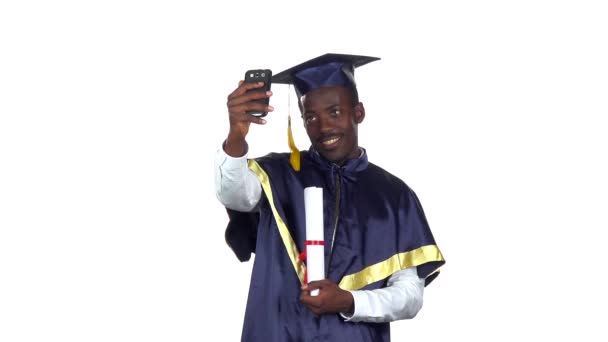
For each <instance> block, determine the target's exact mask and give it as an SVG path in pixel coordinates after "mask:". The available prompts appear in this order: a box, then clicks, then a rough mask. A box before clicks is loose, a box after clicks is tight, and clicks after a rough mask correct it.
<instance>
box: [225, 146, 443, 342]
mask: <svg viewBox="0 0 608 342" xmlns="http://www.w3.org/2000/svg"><path fill="white" fill-rule="evenodd" d="M301 163H302V167H301V171H298V172H296V171H294V170H293V169H292V167H291V165H290V163H289V154H288V153H272V154H269V155H267V156H265V157H262V158H259V159H257V160H250V161H249V168H250V169H251V170H253V172H254V173H255V174H256V175H257V176H258V178H259V180H260V182H261V184H262V189H263V194H264V195H263V196H262V200H261V203H260V207H259V212H256V213H239V212H235V211H232V210H228V212H229V215H230V218H231V221H230V223H229V225H228V228H227V230H226V240H227V242H228V244H229V245H230V246H231V248H232V249H233V250H234V251H235V253H236V255H237V257H238V258H239V259H240V260H242V261H244V260H248V259H249V257H250V255H251V253H252V252H255V258H254V265H253V269H252V275H251V284H250V289H249V296H248V300H247V309H246V313H245V320H244V325H243V332H242V341H246V342H252V341H255V342H257V341H260V342H262V341H264V342H288V341H294V342H295V341H306V342H308V341H332V342H335V341H348V342H358V341H374V342H375V341H385V342H387V341H389V340H390V330H389V323H366V322H356V323H355V322H345V321H344V319H343V318H342V317H341V316H340V315H339V314H325V315H321V316H315V315H314V314H313V313H312V312H311V311H310V310H308V309H307V308H306V307H305V306H304V305H302V304H301V303H300V302H299V296H300V287H301V285H302V283H303V282H304V274H305V268H306V265H305V262H302V261H301V260H300V258H299V255H300V252H301V251H303V250H305V246H304V242H305V240H306V222H305V212H304V188H306V187H311V186H314V187H321V188H323V207H324V238H325V245H324V246H325V270H326V278H328V279H330V280H332V281H334V282H335V283H337V284H339V286H340V287H341V288H342V289H346V290H359V289H363V290H373V289H378V288H381V287H385V286H386V282H387V279H388V277H389V276H390V275H391V274H393V273H394V272H396V271H399V270H402V269H405V268H408V267H412V266H417V267H418V274H419V276H420V277H421V278H425V279H426V284H428V283H430V282H431V281H432V280H433V279H434V278H435V277H436V276H437V275H438V274H439V272H438V268H439V267H440V266H441V265H442V264H443V263H444V259H443V256H442V255H441V252H440V251H439V249H438V248H437V246H436V244H435V241H434V239H433V236H432V234H431V231H430V229H429V226H428V224H427V221H426V219H425V216H424V212H423V210H422V207H421V205H420V202H419V201H418V198H417V197H416V195H415V193H414V192H413V191H412V190H411V189H410V188H409V187H408V186H407V185H406V184H405V183H404V182H403V181H401V180H400V179H399V178H397V177H395V176H393V175H391V174H390V173H388V172H387V171H385V170H383V169H382V168H380V167H378V166H376V165H374V164H372V163H369V162H368V160H367V154H365V153H364V154H363V155H362V156H361V157H360V158H358V159H353V160H350V161H348V162H347V163H345V165H343V166H337V165H335V164H332V163H329V162H327V161H326V160H325V159H323V157H321V156H320V155H319V154H318V152H316V151H315V150H313V149H311V150H310V151H308V152H306V151H304V152H302V154H301ZM332 246H333V247H332Z"/></svg>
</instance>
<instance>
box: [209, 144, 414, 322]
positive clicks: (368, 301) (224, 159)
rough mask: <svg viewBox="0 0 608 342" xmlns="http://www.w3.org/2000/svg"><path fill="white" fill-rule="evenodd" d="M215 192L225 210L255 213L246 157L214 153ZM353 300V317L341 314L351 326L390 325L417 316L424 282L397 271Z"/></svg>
mask: <svg viewBox="0 0 608 342" xmlns="http://www.w3.org/2000/svg"><path fill="white" fill-rule="evenodd" d="M215 189H216V196H217V198H218V199H219V201H220V202H221V203H222V204H223V205H224V206H225V207H227V208H230V209H233V210H237V211H243V212H250V211H254V210H256V209H257V205H258V203H259V201H260V199H261V198H262V185H261V184H260V181H259V180H258V178H257V176H256V175H255V174H254V173H253V171H251V170H250V169H249V168H248V167H247V154H245V155H244V156H242V157H238V158H233V157H230V156H229V155H227V154H226V152H224V149H223V148H220V149H219V150H218V151H217V154H216V158H215ZM350 293H351V294H352V295H353V299H354V312H353V314H352V316H350V317H349V316H346V315H345V314H341V315H342V317H344V318H345V319H346V320H347V321H353V322H359V321H364V322H390V321H395V320H399V319H408V318H413V317H414V316H416V314H417V313H418V311H419V310H420V308H421V307H422V295H423V293H424V279H420V278H419V277H418V273H417V272H416V267H410V268H407V269H405V270H401V271H397V272H395V273H393V274H392V275H391V276H390V277H389V278H388V284H387V286H386V287H384V288H381V289H376V290H358V291H350Z"/></svg>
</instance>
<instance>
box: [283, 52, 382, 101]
mask: <svg viewBox="0 0 608 342" xmlns="http://www.w3.org/2000/svg"><path fill="white" fill-rule="evenodd" d="M379 59H380V58H378V57H369V56H359V55H345V54H336V53H327V54H324V55H322V56H319V57H316V58H313V59H311V60H308V61H306V62H304V63H301V64H298V65H296V66H294V67H291V68H289V69H287V70H284V71H282V72H280V73H278V74H276V75H274V76H273V77H272V83H275V84H277V83H278V84H293V85H294V88H295V90H296V94H298V101H299V99H300V97H302V96H303V95H306V93H308V92H309V91H311V90H314V89H318V88H322V87H335V86H342V87H348V88H353V89H356V83H355V68H357V67H360V66H362V65H365V64H367V63H370V62H374V61H377V60H379Z"/></svg>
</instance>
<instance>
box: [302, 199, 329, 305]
mask: <svg viewBox="0 0 608 342" xmlns="http://www.w3.org/2000/svg"><path fill="white" fill-rule="evenodd" d="M304 209H305V211H306V246H305V247H306V272H307V281H308V282H310V281H314V280H321V279H324V278H325V247H324V241H323V188H315V187H309V188H306V189H304ZM310 294H311V296H316V295H318V294H319V290H313V291H311V292H310Z"/></svg>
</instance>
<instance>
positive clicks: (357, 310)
mask: <svg viewBox="0 0 608 342" xmlns="http://www.w3.org/2000/svg"><path fill="white" fill-rule="evenodd" d="M348 292H350V294H352V295H353V306H354V310H353V314H352V315H351V316H348V315H346V314H345V313H343V312H340V316H342V318H344V320H345V321H346V322H348V321H352V320H356V319H361V318H362V316H363V315H362V313H365V312H367V311H368V310H367V307H369V304H368V303H367V300H368V298H367V296H366V295H365V294H363V293H362V292H361V291H348Z"/></svg>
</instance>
